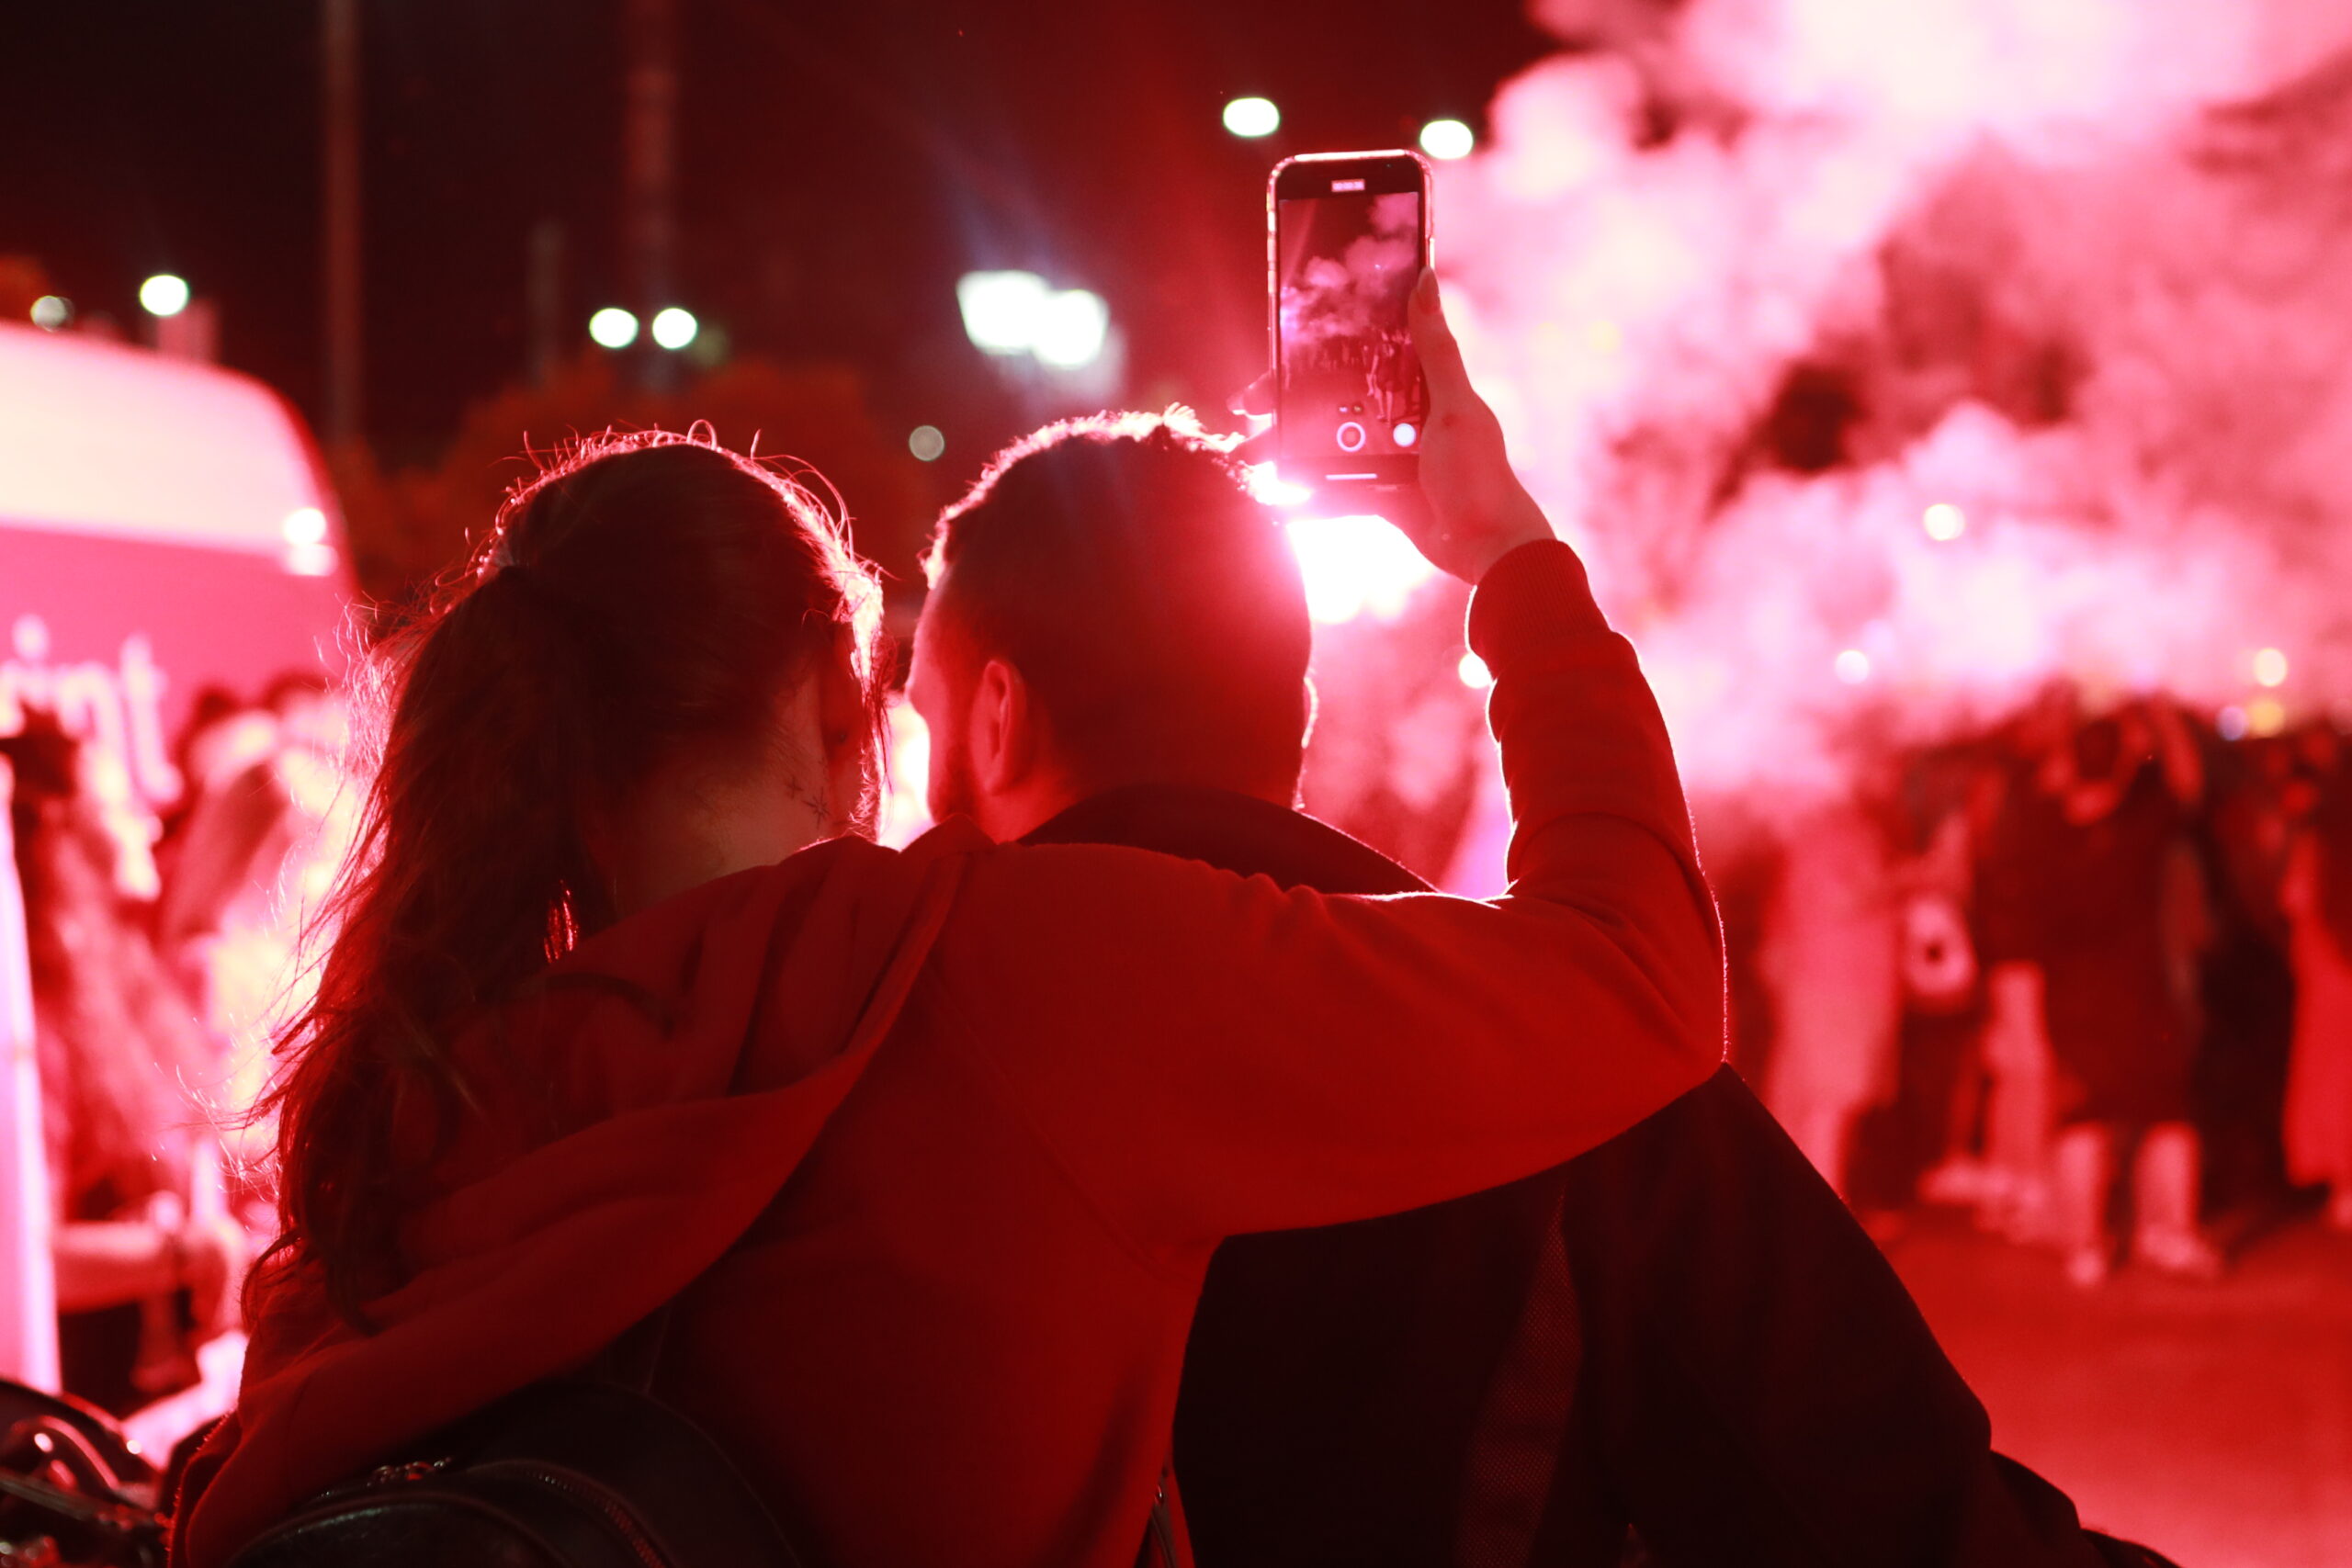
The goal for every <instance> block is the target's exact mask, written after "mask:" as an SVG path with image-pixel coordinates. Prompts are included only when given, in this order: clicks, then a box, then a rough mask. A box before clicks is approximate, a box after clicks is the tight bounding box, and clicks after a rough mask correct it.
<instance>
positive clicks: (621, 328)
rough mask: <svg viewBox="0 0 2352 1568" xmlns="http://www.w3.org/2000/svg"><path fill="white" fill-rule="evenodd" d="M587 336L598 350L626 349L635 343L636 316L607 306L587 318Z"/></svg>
mask: <svg viewBox="0 0 2352 1568" xmlns="http://www.w3.org/2000/svg"><path fill="white" fill-rule="evenodd" d="M588 335H589V336H590V337H591V338H594V340H595V342H596V345H597V346H598V347H599V348H615V349H618V348H627V347H628V345H629V344H633V343H635V342H636V341H637V314H636V312H635V311H632V310H622V309H621V308H620V307H619V306H618V305H607V306H605V308H604V309H603V310H599V311H597V312H596V313H595V314H594V315H593V316H591V317H589V318H588Z"/></svg>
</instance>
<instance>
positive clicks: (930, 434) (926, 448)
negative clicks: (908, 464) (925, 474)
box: [907, 424, 947, 463]
mask: <svg viewBox="0 0 2352 1568" xmlns="http://www.w3.org/2000/svg"><path fill="white" fill-rule="evenodd" d="M907 450H908V451H910V452H911V453H913V454H914V455H915V458H916V460H917V461H918V462H924V463H936V462H937V461H939V455H940V454H941V453H943V452H944V451H946V450H947V437H946V436H944V435H943V434H940V431H939V426H937V425H935V424H918V425H916V426H915V427H914V429H912V430H910V431H909V432H908V433H907Z"/></svg>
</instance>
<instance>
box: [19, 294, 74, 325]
mask: <svg viewBox="0 0 2352 1568" xmlns="http://www.w3.org/2000/svg"><path fill="white" fill-rule="evenodd" d="M30 314H31V316H32V320H33V325H35V326H37V327H39V328H40V330H41V331H43V332H45V333H53V332H57V331H60V330H61V329H62V328H64V327H66V326H68V325H70V324H71V323H72V321H73V320H74V301H73V300H71V299H67V298H65V296H63V295H62V294H44V295H42V296H41V297H40V299H36V300H34V301H33V308H32V310H31V312H30Z"/></svg>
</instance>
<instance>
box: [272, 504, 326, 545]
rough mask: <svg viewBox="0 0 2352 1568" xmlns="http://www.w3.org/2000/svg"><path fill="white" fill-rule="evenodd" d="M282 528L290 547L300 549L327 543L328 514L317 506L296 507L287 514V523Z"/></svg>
mask: <svg viewBox="0 0 2352 1568" xmlns="http://www.w3.org/2000/svg"><path fill="white" fill-rule="evenodd" d="M280 528H281V530H282V531H283V532H284V533H285V535H286V542H287V543H288V544H289V545H294V546H298V547H300V546H305V545H323V544H325V543H326V542H327V514H326V513H323V512H322V511H320V510H319V509H318V508H317V507H315V506H298V507H296V508H295V509H294V510H293V511H291V512H289V513H287V514H286V521H285V522H284V523H283V524H281V525H280Z"/></svg>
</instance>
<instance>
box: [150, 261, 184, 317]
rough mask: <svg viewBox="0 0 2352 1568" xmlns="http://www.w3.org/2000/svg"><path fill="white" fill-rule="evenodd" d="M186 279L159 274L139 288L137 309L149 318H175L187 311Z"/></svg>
mask: <svg viewBox="0 0 2352 1568" xmlns="http://www.w3.org/2000/svg"><path fill="white" fill-rule="evenodd" d="M188 298H189V295H188V287H187V279H186V278H184V277H179V276H175V275H173V274H171V273H168V272H159V273H157V274H156V275H155V276H153V277H151V278H149V279H148V280H147V281H146V282H144V283H142V284H141V285H140V286H139V308H140V309H141V310H144V311H146V312H147V313H148V314H149V315H151V316H176V315H178V314H179V313H180V312H181V311H182V310H187V302H188Z"/></svg>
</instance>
